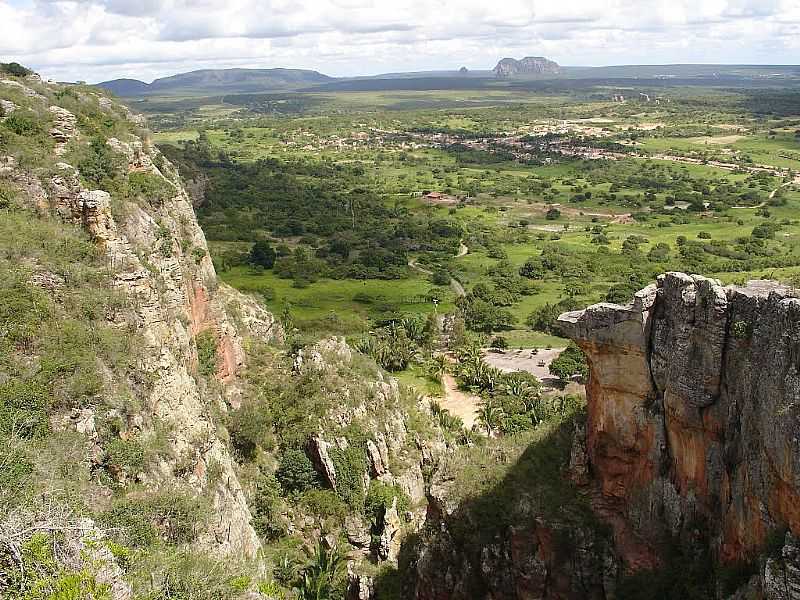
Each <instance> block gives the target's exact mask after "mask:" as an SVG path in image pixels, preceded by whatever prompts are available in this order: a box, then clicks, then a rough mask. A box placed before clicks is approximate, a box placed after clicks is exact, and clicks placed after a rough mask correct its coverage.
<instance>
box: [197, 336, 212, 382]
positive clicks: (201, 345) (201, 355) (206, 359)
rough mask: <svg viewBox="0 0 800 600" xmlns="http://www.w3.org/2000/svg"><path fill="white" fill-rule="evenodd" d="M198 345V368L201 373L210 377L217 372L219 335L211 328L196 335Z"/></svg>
mask: <svg viewBox="0 0 800 600" xmlns="http://www.w3.org/2000/svg"><path fill="white" fill-rule="evenodd" d="M195 344H196V345H197V370H198V372H199V373H200V375H204V376H205V377H210V376H211V375H214V373H216V372H217V336H216V335H215V334H214V332H213V331H211V330H210V329H206V330H205V331H201V332H200V333H198V334H197V335H196V336H195Z"/></svg>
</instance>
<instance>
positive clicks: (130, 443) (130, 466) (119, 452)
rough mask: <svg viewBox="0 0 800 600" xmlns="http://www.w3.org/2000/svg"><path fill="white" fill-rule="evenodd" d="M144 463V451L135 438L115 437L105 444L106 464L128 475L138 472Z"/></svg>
mask: <svg viewBox="0 0 800 600" xmlns="http://www.w3.org/2000/svg"><path fill="white" fill-rule="evenodd" d="M144 465H145V452H144V446H142V445H141V444H140V443H139V442H138V441H137V440H135V439H130V440H123V439H121V438H116V439H114V440H112V441H111V442H110V443H109V444H108V445H107V446H106V466H107V467H109V468H110V469H111V470H114V471H124V472H125V473H127V474H129V475H135V474H136V473H139V472H140V471H141V470H142V469H143V468H144Z"/></svg>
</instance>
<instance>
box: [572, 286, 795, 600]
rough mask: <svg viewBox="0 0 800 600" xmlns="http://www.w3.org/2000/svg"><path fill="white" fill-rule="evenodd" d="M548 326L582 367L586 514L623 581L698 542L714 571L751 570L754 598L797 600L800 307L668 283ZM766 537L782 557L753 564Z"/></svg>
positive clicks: (754, 293) (754, 290)
mask: <svg viewBox="0 0 800 600" xmlns="http://www.w3.org/2000/svg"><path fill="white" fill-rule="evenodd" d="M559 322H560V324H561V327H562V329H563V331H564V332H565V333H566V335H567V336H568V337H570V338H572V339H574V340H575V341H576V342H577V343H578V344H579V345H580V346H581V348H582V349H583V350H584V352H585V353H586V355H587V357H588V360H589V364H590V375H589V382H588V386H587V398H588V422H587V451H588V459H589V469H590V476H591V478H592V480H593V483H594V485H596V486H597V489H598V497H597V501H596V502H595V508H596V510H598V512H599V513H600V514H601V515H607V516H611V515H613V516H615V517H617V518H608V519H607V520H608V522H609V523H610V524H611V525H612V527H613V530H614V540H615V543H616V548H617V551H618V552H619V554H620V558H621V560H622V561H623V564H624V566H625V568H626V570H628V571H636V570H639V569H643V568H652V567H654V566H657V565H658V564H659V563H660V562H661V559H662V557H661V556H659V554H658V551H657V548H658V542H659V541H662V540H664V539H666V538H670V537H671V538H673V539H678V540H681V541H682V542H684V543H688V542H687V540H690V539H695V540H696V539H697V538H698V536H699V537H701V538H702V539H703V541H704V542H705V543H706V544H707V545H708V547H709V548H710V550H711V552H712V556H714V557H715V559H716V561H718V562H720V563H722V564H737V563H752V562H756V563H758V562H759V561H760V562H761V569H760V577H757V578H755V579H754V581H753V582H752V585H751V587H753V588H757V589H760V590H761V593H763V594H764V595H765V596H766V597H768V598H797V597H800V578H798V573H800V571H798V566H799V564H798V562H797V553H798V551H797V538H796V537H794V536H797V535H798V534H800V405H799V404H798V400H800V299H798V298H795V297H793V294H792V293H791V290H789V289H787V288H785V287H783V286H781V285H779V284H777V283H774V282H763V281H756V282H750V283H749V284H748V285H746V286H744V287H723V286H721V285H720V284H719V282H717V281H715V280H712V279H706V278H703V277H699V276H688V275H685V274H682V273H668V274H666V275H662V276H661V277H660V278H659V279H658V282H657V283H656V284H654V285H651V286H649V287H647V288H645V289H644V290H642V291H640V292H638V293H637V294H636V297H635V299H634V301H633V303H632V304H630V305H627V306H620V305H614V304H597V305H594V306H591V307H589V308H587V309H586V310H583V311H577V312H573V313H566V314H564V315H562V316H561V317H560V318H559ZM618 517H623V518H618ZM784 533H785V539H784ZM776 536H779V537H778V539H779V540H781V542H785V544H784V548H783V550H782V553H781V556H782V557H783V558H781V559H779V558H770V559H769V560H766V563H765V562H764V552H765V549H766V546H767V545H768V544H769V543H770V540H774V539H775V537H776ZM773 543H774V542H773ZM779 545H781V544H780V543H779Z"/></svg>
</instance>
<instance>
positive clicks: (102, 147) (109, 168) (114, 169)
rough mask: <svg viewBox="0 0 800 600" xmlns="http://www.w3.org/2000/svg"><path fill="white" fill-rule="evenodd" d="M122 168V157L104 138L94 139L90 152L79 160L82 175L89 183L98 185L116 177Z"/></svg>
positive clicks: (90, 145) (79, 169)
mask: <svg viewBox="0 0 800 600" xmlns="http://www.w3.org/2000/svg"><path fill="white" fill-rule="evenodd" d="M121 168H122V164H121V159H120V158H119V157H118V156H117V155H115V154H114V153H113V152H112V151H111V149H110V148H109V147H108V145H107V144H106V141H105V140H104V139H103V138H95V139H93V140H92V141H91V143H90V144H89V152H88V154H87V155H86V156H85V157H84V158H83V160H81V161H80V162H78V171H80V174H81V177H83V178H84V179H85V180H86V181H87V182H88V183H89V184H92V185H98V186H99V185H102V184H103V183H104V182H105V181H106V180H108V179H114V178H115V177H116V176H117V175H118V174H119V172H120V170H121Z"/></svg>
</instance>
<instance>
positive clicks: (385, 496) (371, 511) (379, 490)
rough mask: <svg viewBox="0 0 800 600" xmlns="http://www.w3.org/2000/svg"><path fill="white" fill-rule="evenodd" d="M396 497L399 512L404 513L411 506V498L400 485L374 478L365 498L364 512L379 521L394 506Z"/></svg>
mask: <svg viewBox="0 0 800 600" xmlns="http://www.w3.org/2000/svg"><path fill="white" fill-rule="evenodd" d="M394 498H397V514H399V515H402V514H404V513H405V512H407V511H408V510H409V509H410V508H411V500H410V498H409V497H408V496H407V495H406V493H405V492H404V491H403V490H402V489H401V488H400V486H398V485H397V484H392V485H390V484H388V483H384V482H382V481H378V480H375V479H373V480H372V481H370V482H369V489H368V490H367V496H366V498H365V500H364V514H365V515H366V516H367V517H368V518H371V519H373V520H374V521H375V522H378V521H379V520H380V519H382V518H383V514H384V512H385V511H386V510H387V509H388V508H390V507H391V506H392V501H393V499H394Z"/></svg>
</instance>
